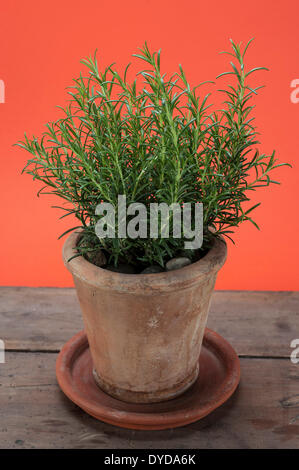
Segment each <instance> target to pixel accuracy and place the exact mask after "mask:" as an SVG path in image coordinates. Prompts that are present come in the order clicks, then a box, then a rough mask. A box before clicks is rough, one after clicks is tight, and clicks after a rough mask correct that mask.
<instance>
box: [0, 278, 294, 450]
mask: <svg viewBox="0 0 299 470" xmlns="http://www.w3.org/2000/svg"><path fill="white" fill-rule="evenodd" d="M0 312H1V313H0V338H1V339H2V340H4V341H5V347H6V354H5V358H6V362H5V363H4V364H0V448H52V449H53V448H54V449H55V448H76V449H77V448H104V449H113V448H114V449H135V448H136V449H138V448H145V449H155V448H163V449H176V448H177V449H178V448H182V449H189V448H197V449H202V448H209V449H210V448H213V449H214V448H298V447H299V363H298V364H293V363H292V362H291V360H290V353H291V351H292V349H291V348H290V342H291V341H292V340H293V339H296V338H299V292H297V293H296V292H224V291H223V292H220V291H219V292H216V293H215V294H214V297H213V302H212V306H211V311H210V316H209V322H208V326H209V327H210V328H212V329H214V330H215V331H217V332H218V333H220V334H221V335H223V336H224V337H225V338H226V339H227V340H228V341H230V342H231V344H232V345H233V347H234V348H235V349H236V351H237V352H238V354H239V356H240V359H241V374H242V377H241V383H240V386H239V388H238V390H237V392H236V393H235V395H234V396H233V397H232V398H231V399H230V400H229V401H228V402H227V403H226V404H225V405H223V406H222V407H220V408H219V409H218V410H216V411H215V412H214V413H212V414H211V415H210V416H208V417H206V418H204V419H203V420H201V421H198V422H196V423H193V424H191V425H189V426H186V427H183V428H177V429H173V430H168V431H133V430H132V431H131V430H126V429H121V428H117V427H114V426H110V425H108V424H105V423H102V422H100V421H96V420H95V419H93V418H91V417H90V416H88V415H87V414H85V413H84V412H83V411H81V409H80V408H78V407H77V406H76V405H74V404H73V403H72V402H70V401H69V400H68V399H67V398H66V397H65V396H64V394H63V393H62V392H61V391H60V389H59V387H58V386H57V382H56V377H55V360H56V357H57V353H58V351H59V350H60V348H61V346H62V345H63V344H64V343H65V342H66V341H67V340H68V339H69V338H70V337H71V336H72V335H74V334H75V333H76V332H78V331H79V330H80V329H82V321H81V317H80V310H79V306H78V303H77V299H76V295H75V291H74V290H73V289H58V288H38V289H34V288H26V287H2V288H0Z"/></svg>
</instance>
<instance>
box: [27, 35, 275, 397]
mask: <svg viewBox="0 0 299 470" xmlns="http://www.w3.org/2000/svg"><path fill="white" fill-rule="evenodd" d="M250 42H251V41H249V43H250ZM249 43H248V44H247V45H246V46H245V47H243V48H242V46H241V45H238V44H235V43H234V42H233V41H232V42H231V44H232V50H231V52H229V54H230V55H232V56H233V59H234V62H231V67H232V69H231V71H230V72H225V73H224V74H221V75H226V74H227V75H231V77H232V79H233V82H232V84H230V85H228V86H227V87H226V88H225V89H224V90H221V91H222V92H223V93H224V96H225V101H224V107H223V109H220V110H216V111H215V110H213V111H211V110H210V104H208V101H209V95H205V96H204V97H202V98H200V97H199V96H198V87H194V88H193V87H191V86H190V84H189V82H188V81H187V78H186V76H185V73H184V71H183V69H182V67H181V66H180V67H179V72H178V73H175V74H173V75H172V76H167V75H166V74H164V73H163V72H162V68H161V64H160V51H159V52H154V53H151V52H150V50H149V48H148V46H147V44H145V45H144V47H143V48H142V49H140V53H139V54H137V55H135V57H136V58H138V59H140V60H141V61H142V62H143V63H144V64H145V65H144V67H143V69H142V70H141V71H140V72H139V73H138V74H137V75H136V77H135V79H134V80H130V79H129V75H130V70H129V67H127V68H126V69H125V71H124V73H123V74H120V73H118V72H117V71H116V70H115V68H114V65H110V66H108V67H106V69H105V70H104V71H102V72H100V71H99V68H98V64H97V59H96V56H94V57H90V58H88V59H86V60H83V61H82V63H83V64H84V65H85V66H86V67H87V68H88V70H89V74H88V76H86V77H85V76H82V75H80V77H79V78H78V79H76V80H74V85H73V87H72V88H71V90H70V92H69V95H70V102H69V103H68V105H67V106H66V107H65V108H64V109H63V111H64V116H63V117H62V118H61V119H59V120H58V121H56V122H54V123H49V124H47V130H46V132H45V133H44V134H43V136H42V138H41V139H36V138H35V137H33V138H32V139H29V138H28V137H27V136H25V140H24V141H23V142H20V143H19V144H18V145H20V146H21V147H23V148H24V149H26V150H27V151H28V152H30V153H31V154H32V157H31V158H30V159H29V160H28V163H27V165H26V167H25V168H24V171H25V172H26V173H28V174H30V175H32V176H33V178H34V179H36V180H39V181H41V182H42V183H43V184H44V187H43V188H42V189H41V190H40V192H39V193H52V194H55V195H58V196H59V197H61V198H62V199H63V200H64V201H65V205H63V206H62V207H61V208H62V209H63V211H64V216H69V215H70V216H75V217H76V218H77V219H78V221H79V223H78V225H76V226H74V227H72V228H70V230H68V232H70V231H73V233H72V234H71V235H69V236H68V238H67V240H66V242H65V245H64V248H63V258H64V263H65V265H66V267H67V268H68V269H69V271H70V272H71V273H72V275H73V279H74V283H75V286H76V289H77V294H78V298H79V301H80V304H81V308H82V312H83V319H84V325H85V330H86V333H87V337H88V341H89V345H90V350H91V355H92V359H93V364H94V377H95V380H96V382H97V383H98V384H99V386H100V387H101V388H102V389H103V390H105V391H106V392H107V393H108V394H110V395H112V396H114V397H117V398H119V399H121V400H124V401H128V402H136V403H138V402H139V403H140V402H141V403H149V402H159V401H163V400H169V399H170V398H173V397H175V396H178V395H180V394H182V393H183V392H184V391H185V390H186V389H187V388H189V387H190V386H191V384H192V383H193V382H194V381H195V380H196V378H197V375H198V358H199V354H200V349H201V344H202V339H203V334H204V330H205V326H206V321H207V315H208V310H209V305H210V299H211V294H212V291H213V288H214V284H215V280H216V276H217V272H218V270H219V269H220V268H221V266H222V265H223V263H224V262H225V258H226V242H225V240H224V237H231V234H232V232H233V229H234V228H235V227H237V226H239V224H240V223H241V222H244V221H250V222H252V223H253V224H254V225H256V223H255V222H254V220H253V219H252V218H251V215H252V211H253V209H255V208H256V207H257V206H258V204H256V205H254V206H253V207H251V206H248V205H247V206H246V209H245V207H244V203H247V201H249V195H250V192H251V191H254V190H255V189H256V188H258V187H261V186H269V184H270V183H276V181H273V180H272V179H271V177H270V172H272V170H273V169H275V168H277V167H278V166H281V165H282V164H281V163H278V162H277V160H276V159H275V157H274V152H273V153H272V154H271V155H266V154H261V153H259V151H258V150H257V148H256V145H257V144H258V142H257V140H256V135H257V133H256V129H255V127H254V125H253V118H252V116H251V111H252V109H253V106H252V105H251V104H250V103H251V101H250V100H251V98H252V97H253V96H254V95H255V94H256V93H257V90H258V88H260V87H255V88H254V87H252V86H249V85H248V84H247V77H249V76H251V74H252V73H254V72H256V71H257V70H261V69H263V67H258V68H255V69H252V70H247V69H246V68H245V65H244V55H245V53H246V50H247V48H248V45H249ZM221 75H220V76H221ZM220 76H219V77H220ZM202 85H204V84H203V83H202V84H201V86H202ZM45 189H46V191H45ZM123 203H125V204H126V207H125V208H124V205H123ZM198 204H202V206H201V207H202V208H203V212H202V214H201V215H202V218H201V225H200V226H198V225H197V220H196V214H197V212H196V208H198ZM151 205H153V206H154V208H155V209H158V210H156V215H157V219H156V222H155V223H156V225H155V227H154V229H152V228H150V227H149V225H148V219H147V218H146V217H147V215H148V211H149V207H150V206H151ZM158 205H161V206H158ZM173 205H174V206H173ZM196 205H197V206H196ZM128 206H130V210H129V209H128V208H127V207H128ZM141 207H142V208H143V209H144V208H146V211H147V212H146V214H144V211H141V209H140V208H141ZM151 207H152V206H151ZM109 208H112V213H110V214H108V212H109ZM175 208H176V209H182V210H183V209H184V208H188V210H189V212H188V211H187V215H186V219H188V217H187V216H189V222H190V226H189V232H188V233H186V230H185V229H186V225H187V224H184V223H182V224H181V225H179V230H177V226H176V225H175V221H177V220H178V219H176V218H175ZM102 209H103V210H102ZM121 209H122V210H124V214H125V218H126V220H124V217H123V216H121V215H120V213H121ZM162 209H163V210H166V212H165V211H164V212H163V210H162ZM197 215H198V214H197ZM180 220H181V219H180ZM129 225H130V227H129ZM165 227H166V228H167V230H168V231H167V230H166V231H165ZM129 228H130V229H131V231H130V230H129ZM175 229H176V230H177V231H176V233H175ZM128 232H130V233H129V234H128ZM199 232H200V234H201V241H202V243H201V245H200V246H195V247H194V246H193V245H192V243H191V245H192V246H191V248H190V245H189V246H187V247H186V239H187V238H188V239H190V234H191V235H193V236H194V239H195V238H196V236H197V234H198V233H199ZM66 233H67V232H66ZM112 233H113V235H114V236H111V234H112ZM153 234H154V235H153Z"/></svg>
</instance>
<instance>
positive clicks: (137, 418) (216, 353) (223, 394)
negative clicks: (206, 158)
mask: <svg viewBox="0 0 299 470" xmlns="http://www.w3.org/2000/svg"><path fill="white" fill-rule="evenodd" d="M199 366H200V373H199V377H198V379H197V381H196V382H195V383H194V384H193V385H192V387H191V388H189V389H188V390H187V391H186V392H185V393H184V394H183V395H181V396H179V397H177V398H174V399H173V400H169V401H166V402H163V403H150V404H133V403H125V402H123V401H120V400H117V399H115V398H113V397H111V396H110V395H107V394H106V393H105V392H103V391H102V390H101V389H100V388H99V387H98V386H97V385H96V383H95V381H94V378H93V374H92V360H91V355H90V351H89V345H88V341H87V337H86V334H85V332H84V331H81V332H80V333H78V334H77V335H75V336H74V337H73V338H71V339H70V340H69V341H68V342H67V343H66V344H65V345H64V347H63V348H62V350H61V352H60V353H59V355H58V358H57V364H56V375H57V380H58V383H59V385H60V387H61V389H62V390H63V392H64V393H65V394H66V395H67V396H68V397H69V398H70V399H71V400H72V401H73V402H74V403H76V405H78V406H79V407H80V408H82V409H83V410H84V411H86V413H88V414H90V415H92V416H93V417H94V418H96V419H99V420H101V421H104V422H106V423H109V424H113V425H115V426H120V427H123V428H130V429H169V428H175V427H178V426H184V425H186V424H189V423H192V422H194V421H197V420H199V419H200V418H203V417H204V416H206V415H208V414H209V413H211V412H212V411H213V410H215V409H216V408H217V407H218V406H220V405H222V404H223V403H224V402H225V401H226V400H227V399H228V398H229V397H230V396H231V395H232V394H233V392H234V391H235V389H236V388H237V386H238V383H239V381H240V363H239V358H238V356H237V354H236V352H235V351H234V349H233V348H232V347H231V346H230V344H229V343H228V342H227V341H225V340H224V339H223V338H222V337H221V336H220V335H218V334H217V333H215V332H214V331H212V330H209V329H206V331H205V336H204V340H203V346H202V350H201V355H200V359H199Z"/></svg>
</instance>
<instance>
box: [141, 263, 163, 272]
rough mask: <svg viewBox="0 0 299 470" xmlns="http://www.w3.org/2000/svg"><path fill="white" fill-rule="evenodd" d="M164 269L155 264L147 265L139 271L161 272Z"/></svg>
mask: <svg viewBox="0 0 299 470" xmlns="http://www.w3.org/2000/svg"><path fill="white" fill-rule="evenodd" d="M163 271H164V269H163V268H162V267H161V266H158V265H157V264H155V265H153V266H148V267H147V268H145V269H144V270H143V271H141V273H140V274H155V273H162V272H163Z"/></svg>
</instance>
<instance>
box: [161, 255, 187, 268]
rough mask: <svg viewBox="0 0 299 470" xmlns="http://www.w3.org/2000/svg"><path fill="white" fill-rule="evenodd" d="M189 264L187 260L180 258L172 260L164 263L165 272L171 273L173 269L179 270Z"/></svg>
mask: <svg viewBox="0 0 299 470" xmlns="http://www.w3.org/2000/svg"><path fill="white" fill-rule="evenodd" d="M189 264H191V261H190V259H189V258H185V257H183V256H182V257H181V258H172V259H171V260H169V261H168V262H167V263H166V271H173V270H175V269H181V268H183V267H184V266H188V265H189Z"/></svg>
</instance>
